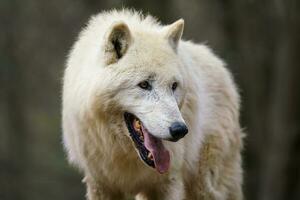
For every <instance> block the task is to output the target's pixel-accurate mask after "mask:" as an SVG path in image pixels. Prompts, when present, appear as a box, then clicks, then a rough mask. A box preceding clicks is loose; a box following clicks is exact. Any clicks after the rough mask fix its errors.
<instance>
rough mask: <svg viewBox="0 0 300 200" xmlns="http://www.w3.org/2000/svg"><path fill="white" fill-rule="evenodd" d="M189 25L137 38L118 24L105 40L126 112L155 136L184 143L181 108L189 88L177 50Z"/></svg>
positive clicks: (107, 61)
mask: <svg viewBox="0 0 300 200" xmlns="http://www.w3.org/2000/svg"><path fill="white" fill-rule="evenodd" d="M183 24H184V22H183V20H178V21H176V22H175V23H173V24H171V25H169V26H166V27H164V28H163V29H162V30H160V31H152V32H149V31H145V32H143V31H139V32H137V31H136V32H135V33H132V31H131V30H130V28H129V27H128V25H127V24H126V23H125V22H115V23H114V24H112V25H111V27H110V28H109V30H108V31H107V32H106V34H105V36H104V43H103V47H104V48H103V49H104V51H103V58H104V59H103V60H104V62H105V65H106V66H105V68H109V71H110V72H111V73H113V74H114V76H113V77H112V78H111V81H112V82H118V83H119V85H118V86H117V88H118V89H117V93H116V94H115V96H114V98H115V101H116V102H117V103H118V104H119V105H120V106H121V108H122V110H123V111H124V112H125V113H130V114H132V115H134V116H135V117H136V118H137V119H139V120H140V121H141V122H142V124H143V126H144V128H146V129H147V130H148V131H149V132H150V133H151V134H152V135H153V136H155V137H157V138H161V139H167V140H178V139H180V138H181V137H183V136H184V135H185V134H186V132H187V127H186V125H185V122H184V119H183V117H182V115H181V113H180V107H181V105H182V103H183V100H184V95H185V85H184V80H183V78H182V73H184V72H182V71H181V69H182V68H183V67H182V63H181V60H180V59H179V58H178V56H177V47H178V43H179V41H180V38H181V35H182V31H183Z"/></svg>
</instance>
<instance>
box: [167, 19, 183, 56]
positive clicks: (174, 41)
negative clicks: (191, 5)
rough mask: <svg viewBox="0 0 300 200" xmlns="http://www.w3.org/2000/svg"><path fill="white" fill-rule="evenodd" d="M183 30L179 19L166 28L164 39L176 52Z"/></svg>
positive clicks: (181, 20) (181, 21)
mask: <svg viewBox="0 0 300 200" xmlns="http://www.w3.org/2000/svg"><path fill="white" fill-rule="evenodd" d="M183 28H184V20H183V19H179V20H177V21H176V22H174V23H173V24H170V25H169V26H167V27H166V29H167V30H166V35H165V37H166V38H167V39H168V40H169V43H170V45H171V46H172V48H173V49H174V50H175V51H176V50H177V46H178V43H179V40H180V39H181V36H182V33H183Z"/></svg>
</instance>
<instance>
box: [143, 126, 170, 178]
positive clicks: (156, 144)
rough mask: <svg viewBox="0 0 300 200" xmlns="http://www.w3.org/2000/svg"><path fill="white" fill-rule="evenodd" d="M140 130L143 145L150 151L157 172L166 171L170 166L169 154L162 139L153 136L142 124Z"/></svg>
mask: <svg viewBox="0 0 300 200" xmlns="http://www.w3.org/2000/svg"><path fill="white" fill-rule="evenodd" d="M142 131H143V134H144V139H145V147H146V148H147V149H148V150H149V151H150V152H151V153H152V155H153V159H154V163H155V168H156V170H157V171H158V172H159V173H161V174H162V173H165V172H167V171H168V169H169V166H170V154H169V151H168V150H166V149H165V147H164V145H163V143H162V141H161V140H160V139H157V138H155V137H154V136H152V135H151V134H150V133H148V131H147V130H145V129H144V127H143V126H142Z"/></svg>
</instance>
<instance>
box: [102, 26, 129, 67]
mask: <svg viewBox="0 0 300 200" xmlns="http://www.w3.org/2000/svg"><path fill="white" fill-rule="evenodd" d="M131 40H132V38H131V34H130V31H129V28H128V26H127V24H125V23H124V22H122V21H120V22H115V23H113V24H112V25H111V26H110V28H109V30H108V31H107V32H106V33H105V35H104V60H105V63H106V64H107V65H109V64H113V63H116V62H117V61H118V60H119V59H121V58H122V57H123V55H124V54H125V53H126V51H127V49H128V47H129V45H130V43H131Z"/></svg>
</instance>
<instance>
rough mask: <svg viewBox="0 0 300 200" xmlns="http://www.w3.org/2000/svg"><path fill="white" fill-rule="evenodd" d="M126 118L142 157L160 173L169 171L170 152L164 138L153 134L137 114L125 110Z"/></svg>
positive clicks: (131, 135)
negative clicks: (163, 141)
mask: <svg viewBox="0 0 300 200" xmlns="http://www.w3.org/2000/svg"><path fill="white" fill-rule="evenodd" d="M124 118H125V122H126V125H127V128H128V131H129V133H130V137H131V139H132V141H133V143H134V145H135V148H136V150H137V152H138V154H139V156H140V158H141V159H142V160H143V161H144V163H146V164H147V165H148V166H150V167H152V168H154V169H156V170H157V171H158V172H159V173H165V172H167V171H168V169H169V166H170V154H169V152H168V150H166V149H165V147H164V145H163V143H162V140H161V139H159V138H156V137H154V136H153V135H151V134H150V133H149V131H148V130H147V129H146V128H145V127H144V126H143V123H142V122H141V120H139V119H138V118H137V117H136V116H135V115H133V114H131V113H128V112H125V113H124Z"/></svg>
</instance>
